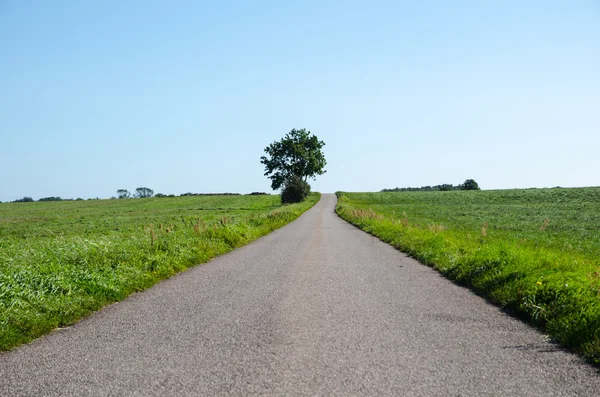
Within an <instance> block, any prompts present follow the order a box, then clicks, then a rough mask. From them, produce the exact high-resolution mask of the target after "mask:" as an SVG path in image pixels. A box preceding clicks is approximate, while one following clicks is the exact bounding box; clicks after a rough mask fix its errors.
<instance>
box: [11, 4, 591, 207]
mask: <svg viewBox="0 0 600 397" xmlns="http://www.w3.org/2000/svg"><path fill="white" fill-rule="evenodd" d="M599 71H600V3H599V2H598V1H596V0H589V1H578V0H573V1H562V0H561V1H551V0H550V1H548V0H546V1H533V0H532V1H527V0H525V1H523V0H520V1H512V0H507V1H489V2H488V1H451V2H450V1H423V2H412V1H411V2H408V1H406V2H402V1H369V2H366V1H362V2H354V1H323V0H322V1H302V2H282V1H262V2H261V1H236V2H231V1H214V2H208V1H91V0H90V1H54V2H49V1H48V2H45V1H38V2H33V1H16V0H0V89H1V92H2V95H0V166H1V170H2V178H1V180H0V200H1V201H8V200H14V199H17V198H20V197H23V196H32V197H33V198H34V199H38V198H40V197H46V196H61V197H63V198H70V197H73V198H76V197H83V198H88V197H101V198H108V197H110V196H113V195H115V194H116V190H117V189H119V188H126V189H129V190H132V191H133V190H135V188H136V187H139V186H147V187H150V188H152V189H154V191H155V192H162V193H174V194H179V193H184V192H241V193H247V192H251V191H270V183H269V182H270V181H269V180H268V179H267V178H266V177H264V176H263V172H264V170H263V166H262V165H261V164H260V162H259V158H260V156H261V155H262V154H263V149H264V148H265V147H266V146H267V145H268V144H270V143H271V142H273V141H274V140H278V139H280V138H281V137H283V136H284V135H285V134H286V133H287V132H288V131H289V130H291V129H292V128H307V129H309V130H310V131H312V132H313V133H314V134H316V135H317V136H318V137H319V138H320V139H322V140H324V141H325V143H326V146H325V148H324V151H325V155H326V158H327V160H328V166H327V170H328V172H327V174H325V175H323V176H321V177H319V178H318V179H317V180H316V181H314V182H312V186H313V190H318V191H322V192H333V191H336V190H346V191H378V190H381V189H383V188H391V187H396V186H400V187H402V186H422V185H434V184H441V183H453V184H458V183H461V182H463V181H464V180H465V179H467V178H473V179H475V180H476V181H477V182H478V183H479V184H480V186H481V187H482V188H484V189H504V188H522V187H551V186H557V185H558V186H597V185H600V172H599V170H600V155H599V149H598V148H600V72H599Z"/></svg>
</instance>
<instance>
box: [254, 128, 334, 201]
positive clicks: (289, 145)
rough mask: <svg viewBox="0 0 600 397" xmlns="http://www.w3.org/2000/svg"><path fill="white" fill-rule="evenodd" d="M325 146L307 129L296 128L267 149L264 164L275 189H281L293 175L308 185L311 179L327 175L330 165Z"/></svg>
mask: <svg viewBox="0 0 600 397" xmlns="http://www.w3.org/2000/svg"><path fill="white" fill-rule="evenodd" d="M323 146H325V142H323V141H319V139H318V138H317V137H316V135H311V132H310V131H306V129H304V128H303V129H301V130H296V129H293V130H291V131H290V132H289V133H287V134H286V136H285V137H284V138H283V139H282V140H281V141H279V142H273V143H272V144H270V145H269V146H267V147H266V148H265V153H266V154H267V156H262V157H261V158H260V162H261V163H262V164H264V165H265V176H268V177H269V178H270V179H271V188H272V189H273V190H277V189H279V188H280V187H282V186H283V185H284V184H285V183H286V181H288V180H289V179H290V178H291V177H292V176H297V177H298V178H300V179H302V180H304V181H305V182H306V181H307V180H308V178H313V179H314V178H315V176H316V175H323V174H324V173H325V172H326V171H325V169H324V168H325V165H326V164H327V161H326V160H325V155H324V154H323V151H322V148H323Z"/></svg>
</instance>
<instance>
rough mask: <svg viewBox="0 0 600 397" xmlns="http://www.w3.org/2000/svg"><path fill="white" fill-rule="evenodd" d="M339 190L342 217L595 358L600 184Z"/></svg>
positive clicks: (599, 340)
mask: <svg viewBox="0 0 600 397" xmlns="http://www.w3.org/2000/svg"><path fill="white" fill-rule="evenodd" d="M338 197H339V202H338V206H337V209H336V211H337V212H338V214H340V216H342V217H343V218H344V219H346V220H348V221H349V222H351V223H353V224H355V225H357V226H358V227H360V228H361V229H363V230H365V231H367V232H369V233H371V234H373V235H375V236H378V237H379V238H381V239H382V240H383V241H385V242H388V243H390V244H392V245H393V246H395V247H397V248H398V249H400V250H402V251H404V252H406V253H408V254H409V255H411V256H413V257H415V258H417V259H419V260H420V261H421V262H423V263H425V264H427V265H430V266H432V267H434V268H436V269H437V270H438V271H440V272H441V273H443V274H444V275H445V276H447V277H449V278H450V279H452V280H455V281H456V282H458V283H461V284H464V285H467V286H469V287H471V288H472V289H474V290H475V291H476V292H477V293H479V294H481V295H483V296H485V297H487V298H488V299H489V300H490V301H492V302H495V303H496V304H498V305H500V306H501V307H503V308H505V309H507V310H509V311H511V312H513V313H515V314H516V315H518V316H520V317H521V318H523V319H526V320H528V321H531V322H532V323H534V324H536V325H537V326H540V327H543V328H544V329H545V330H546V331H547V332H548V333H549V334H550V335H551V336H552V337H553V338H554V339H555V340H557V341H558V342H560V343H562V344H563V345H564V346H567V347H569V348H572V349H574V350H575V351H578V352H580V353H581V354H582V355H583V356H584V357H586V358H587V359H588V360H590V361H591V362H594V363H596V364H600V298H599V293H600V270H599V269H600V229H599V228H598V225H600V188H597V187H596V188H577V189H556V188H555V189H526V190H497V191H479V192H473V191H453V192H414V193H338Z"/></svg>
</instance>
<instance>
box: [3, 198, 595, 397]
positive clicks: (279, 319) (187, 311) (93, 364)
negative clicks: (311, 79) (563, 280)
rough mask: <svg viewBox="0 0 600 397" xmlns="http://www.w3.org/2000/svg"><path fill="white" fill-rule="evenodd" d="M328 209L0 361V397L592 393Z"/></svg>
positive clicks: (564, 364) (589, 374) (489, 311)
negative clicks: (70, 396) (69, 396)
mask: <svg viewBox="0 0 600 397" xmlns="http://www.w3.org/2000/svg"><path fill="white" fill-rule="evenodd" d="M334 205H335V196H334V195H323V198H322V199H321V201H320V202H319V203H318V204H317V205H316V206H315V207H314V208H313V209H311V210H310V211H308V212H307V213H305V214H304V215H303V216H302V217H301V218H300V219H298V220H297V221H296V222H294V223H292V224H290V225H288V226H286V227H284V228H282V229H279V230H277V231H275V232H274V233H272V234H270V235H268V236H266V237H264V238H262V239H260V240H258V241H256V242H254V243H252V244H250V245H248V246H246V247H243V248H241V249H239V250H236V251H234V252H231V253H229V254H227V255H224V256H222V257H219V258H217V259H215V260H213V261H211V262H210V263H208V264H205V265H203V266H198V267H196V268H194V269H191V270H189V271H187V272H185V273H182V274H180V275H178V276H176V277H173V278H171V279H169V280H167V281H165V282H163V283H161V284H159V285H157V286H155V287H154V288H151V289H150V290H148V291H146V292H143V293H140V294H135V295H133V296H131V297H130V298H128V299H126V300H125V301H123V302H121V303H117V304H114V305H111V306H109V307H107V308H105V309H104V310H101V311H100V312H98V313H96V314H94V315H92V316H90V317H89V318H87V319H85V320H83V321H81V322H79V323H77V324H76V325H74V326H72V327H69V328H66V329H62V330H57V331H55V332H53V333H52V334H50V335H48V336H46V337H44V338H41V339H38V340H37V341H35V342H33V343H31V344H29V345H26V346H22V347H21V348H18V349H16V350H13V351H11V352H8V353H3V354H0V395H1V396H68V395H72V396H88V395H89V396H108V395H111V396H167V395H169V396H170V395H173V396H200V395H240V396H241V395H322V396H332V395H343V396H348V395H372V396H384V395H394V396H484V395H490V396H554V395H560V396H575V395H582V396H588V395H589V396H598V395H599V394H600V375H599V374H598V372H597V371H596V370H595V369H593V368H591V367H589V366H587V365H586V364H584V363H582V361H581V360H580V359H579V358H577V357H576V356H574V355H572V354H570V353H567V352H564V351H562V350H560V349H559V348H557V347H556V346H555V345H553V344H551V343H549V342H548V341H547V339H546V338H545V337H544V335H542V334H540V333H539V332H537V331H535V330H533V329H531V328H530V327H528V326H527V325H525V324H523V323H521V322H520V321H518V320H516V319H513V318H510V317H508V316H506V315H505V314H503V313H502V312H501V311H500V310H498V309H497V308H495V307H493V306H491V305H489V304H487V303H486V302H485V301H484V300H483V299H481V298H479V297H477V296H475V295H473V294H472V293H470V292H469V291H468V290H466V289H464V288H461V287H459V286H456V285H454V284H452V283H451V282H449V281H447V280H445V279H444V278H443V277H441V276H440V275H438V273H436V272H435V271H433V270H431V269H429V268H428V267H426V266H423V265H421V264H419V263H418V262H416V261H415V260H413V259H410V258H408V257H406V256H405V255H403V254H402V253H400V252H398V251H396V250H395V249H393V248H391V247H390V246H388V245H386V244H384V243H382V242H380V241H379V240H377V239H375V238H373V237H371V236H369V235H367V234H365V233H363V232H361V231H360V230H358V229H356V228H354V227H353V226H351V225H349V224H347V223H346V222H344V221H342V220H341V219H339V218H338V217H337V216H336V215H335V214H334V212H333V210H334Z"/></svg>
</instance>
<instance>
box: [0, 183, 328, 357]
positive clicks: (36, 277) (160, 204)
mask: <svg viewBox="0 0 600 397" xmlns="http://www.w3.org/2000/svg"><path fill="white" fill-rule="evenodd" d="M319 197H320V195H319V194H318V193H315V194H311V196H309V198H308V199H307V200H306V201H305V202H303V203H299V204H293V205H285V206H282V205H281V204H280V197H279V196H277V195H273V196H211V197H175V198H152V199H135V200H134V199H127V200H100V201H96V200H93V201H69V202H36V203H7V204H1V205H0V350H8V349H10V348H12V347H15V346H17V345H20V344H22V343H26V342H29V341H31V340H33V339H34V338H36V337H38V336H40V335H42V334H45V333H47V332H49V331H51V330H52V329H54V328H57V327H63V326H65V325H69V324H72V323H73V322H75V321H77V320H78V319H80V318H82V317H84V316H86V315H88V314H90V313H91V312H93V311H95V310H98V309H99V308H101V307H103V306H105V305H107V304H109V303H112V302H116V301H119V300H122V299H124V298H125V297H127V296H128V295H130V294H131V293H133V292H136V291H142V290H144V289H146V288H148V287H150V286H152V285H154V284H156V283H157V282H158V281H161V280H163V279H165V278H168V277H170V276H172V275H173V274H175V273H178V272H180V271H183V270H185V269H187V268H189V267H192V266H194V265H197V264H199V263H203V262H206V261H208V260H210V259H212V258H214V257H216V256H217V255H221V254H223V253H225V252H228V251H231V250H233V249H235V248H237V247H240V246H242V245H244V244H247V243H249V242H251V241H253V240H255V239H257V238H259V237H262V236H264V235H266V234H268V233H270V232H271V231H273V230H275V229H277V228H279V227H281V226H283V225H285V224H287V223H289V222H291V221H293V220H295V219H296V218H298V217H299V216H300V215H301V214H302V213H303V212H304V211H306V210H308V209H309V208H310V207H312V206H313V205H314V204H315V203H316V202H317V201H318V200H319Z"/></svg>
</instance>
